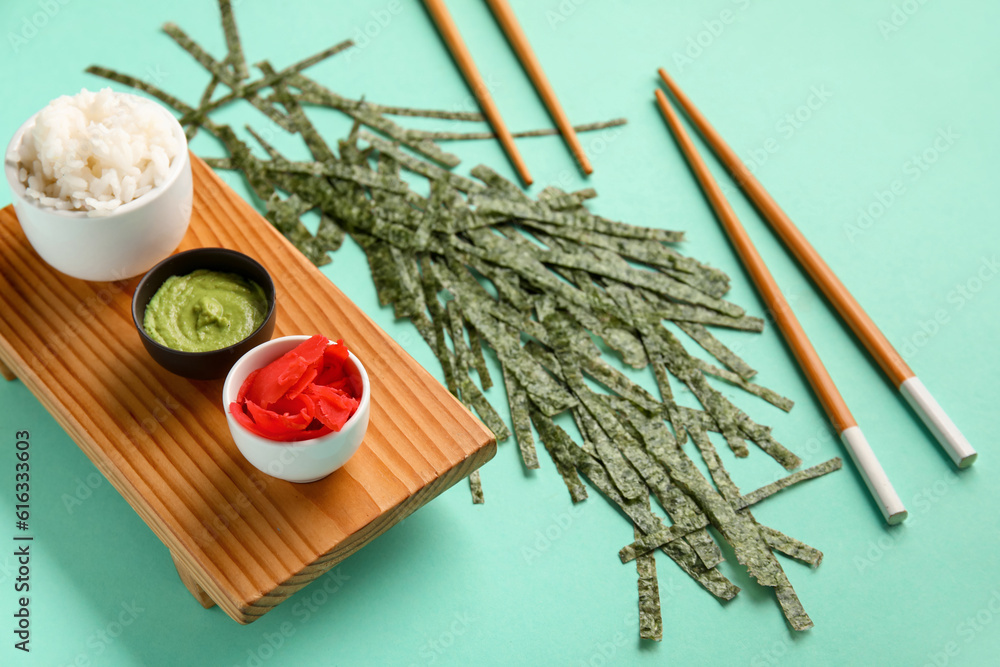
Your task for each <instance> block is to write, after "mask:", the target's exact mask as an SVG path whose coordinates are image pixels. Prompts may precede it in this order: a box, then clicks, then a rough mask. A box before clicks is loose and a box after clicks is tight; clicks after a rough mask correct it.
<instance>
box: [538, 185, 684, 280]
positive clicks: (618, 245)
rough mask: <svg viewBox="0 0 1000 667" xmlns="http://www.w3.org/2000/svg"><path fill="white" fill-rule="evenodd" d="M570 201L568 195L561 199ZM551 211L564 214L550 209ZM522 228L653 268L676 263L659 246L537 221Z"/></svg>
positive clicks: (673, 253) (670, 252) (657, 243)
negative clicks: (613, 254)
mask: <svg viewBox="0 0 1000 667" xmlns="http://www.w3.org/2000/svg"><path fill="white" fill-rule="evenodd" d="M563 196H564V197H570V196H571V195H563ZM553 210H557V211H558V210H565V209H559V208H553ZM520 222H521V224H523V225H525V226H527V227H530V228H532V229H535V230H538V231H542V232H545V233H546V234H550V235H551V236H554V237H557V238H560V239H564V240H566V241H571V242H573V243H575V244H580V245H583V246H591V247H595V248H603V249H605V250H609V251H611V252H614V253H617V254H619V255H621V256H622V257H627V258H629V259H633V260H636V261H639V262H642V263H644V264H648V265H650V266H654V267H661V266H673V265H674V264H675V263H676V261H677V257H679V256H680V255H677V253H676V252H674V251H672V250H671V249H669V248H667V247H666V246H664V245H662V243H661V242H650V241H640V240H637V239H629V238H622V237H620V236H612V235H610V234H604V233H601V232H596V231H591V230H587V229H581V228H579V227H571V226H568V225H554V224H550V223H547V222H540V221H538V220H530V219H521V220H520Z"/></svg>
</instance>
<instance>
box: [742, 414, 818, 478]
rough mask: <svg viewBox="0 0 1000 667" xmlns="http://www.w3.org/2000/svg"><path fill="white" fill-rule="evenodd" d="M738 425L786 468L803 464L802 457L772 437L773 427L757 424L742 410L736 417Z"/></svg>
mask: <svg viewBox="0 0 1000 667" xmlns="http://www.w3.org/2000/svg"><path fill="white" fill-rule="evenodd" d="M736 425H737V426H738V427H739V429H740V430H741V431H742V432H743V433H745V434H746V436H747V437H748V438H749V439H750V440H751V441H753V442H754V444H756V445H757V446H758V447H760V448H761V449H762V450H763V451H764V452H765V453H766V454H767V455H768V456H770V457H771V458H772V459H774V460H775V461H777V462H778V463H780V464H781V466H782V467H783V468H784V469H785V470H794V469H795V468H798V467H799V466H800V465H802V459H800V458H799V457H798V456H797V455H795V454H794V453H793V452H791V451H790V450H789V449H788V448H787V447H785V446H784V445H782V444H781V443H780V442H778V441H777V440H775V439H774V438H772V437H771V429H770V428H768V427H767V426H761V425H760V424H757V423H756V422H754V421H753V420H752V419H750V417H748V416H747V415H746V414H745V413H742V412H741V413H740V414H739V415H738V416H737V418H736Z"/></svg>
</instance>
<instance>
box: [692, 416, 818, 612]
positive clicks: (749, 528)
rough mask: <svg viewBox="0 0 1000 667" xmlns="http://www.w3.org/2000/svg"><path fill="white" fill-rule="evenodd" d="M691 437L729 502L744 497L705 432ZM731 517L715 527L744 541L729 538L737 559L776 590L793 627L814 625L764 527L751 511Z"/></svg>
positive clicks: (782, 609)
mask: <svg viewBox="0 0 1000 667" xmlns="http://www.w3.org/2000/svg"><path fill="white" fill-rule="evenodd" d="M692 438H693V439H694V440H695V442H696V443H697V444H698V448H699V450H700V451H701V453H702V457H703V458H704V459H705V463H706V465H707V466H708V468H709V470H710V471H711V473H712V479H713V480H714V481H715V483H716V485H717V486H718V487H719V490H720V492H721V493H722V495H723V496H725V497H726V499H727V500H728V501H729V502H730V503H733V502H736V503H738V502H739V500H740V498H741V496H740V495H739V489H737V488H736V485H735V484H733V483H732V481H731V480H730V479H729V474H728V473H727V472H726V471H725V468H723V467H722V465H721V462H718V456H717V455H716V454H715V449H714V447H713V446H712V443H711V441H710V440H709V439H708V438H707V437H705V436H703V434H702V435H700V436H699V434H698V433H696V432H692ZM712 459H714V461H713V460H712ZM706 513H707V514H709V518H710V519H712V522H713V523H716V521H715V518H714V517H712V515H711V513H709V512H707V511H706ZM732 517H736V518H737V519H748V520H749V521H748V523H747V524H741V523H739V522H738V521H734V520H733V519H732ZM732 517H730V518H728V521H727V523H726V524H716V526H717V527H718V528H719V530H721V531H722V532H723V534H726V533H727V532H729V533H730V534H731V535H734V536H735V535H738V536H739V539H740V540H741V542H740V543H739V544H737V543H735V542H733V540H732V539H729V542H730V544H732V545H733V549H734V550H735V551H736V555H737V559H738V560H739V561H740V562H741V563H743V564H744V565H746V567H747V570H748V571H749V572H750V574H751V575H752V576H754V577H755V578H756V579H757V580H758V581H759V582H760V583H761V584H763V585H765V586H771V587H773V588H774V589H775V595H776V596H777V599H778V603H779V604H780V605H781V611H782V613H784V615H785V619H786V620H787V621H788V624H789V626H790V627H791V628H792V629H793V630H805V629H808V628H810V627H812V620H810V618H809V616H808V614H806V612H805V609H803V608H802V603H801V602H800V601H799V598H798V596H797V595H796V594H795V590H794V589H793V588H792V585H791V584H790V583H789V582H788V577H787V575H785V572H784V570H783V569H782V567H781V564H780V563H779V562H778V560H777V558H775V557H774V554H773V553H772V552H771V545H770V544H768V542H767V539H766V537H765V532H766V531H764V530H763V527H762V526H761V525H760V524H758V523H757V521H756V520H755V519H754V518H753V516H752V515H751V514H750V513H749V512H748V511H746V512H734V513H733V514H732ZM727 537H728V536H727ZM772 537H773V535H772Z"/></svg>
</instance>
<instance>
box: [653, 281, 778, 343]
mask: <svg viewBox="0 0 1000 667" xmlns="http://www.w3.org/2000/svg"><path fill="white" fill-rule="evenodd" d="M638 291H639V293H640V295H641V296H642V297H643V300H644V301H645V302H646V304H648V305H646V304H643V306H642V307H641V308H640V312H644V313H645V314H646V315H647V316H650V317H655V319H660V320H671V321H674V322H695V323H697V324H704V325H708V326H713V327H722V328H725V329H737V330H739V331H752V332H754V333H760V332H761V331H763V330H764V320H762V319H760V318H759V317H752V316H750V315H742V316H740V317H730V316H728V315H723V314H721V313H718V312H716V311H714V310H710V309H708V308H705V307H703V306H692V305H691V304H687V303H676V302H673V301H668V300H666V299H664V298H663V297H661V296H660V295H658V294H654V293H652V292H650V291H649V290H643V289H640V290H638Z"/></svg>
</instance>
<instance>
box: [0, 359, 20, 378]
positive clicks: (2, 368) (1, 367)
mask: <svg viewBox="0 0 1000 667" xmlns="http://www.w3.org/2000/svg"><path fill="white" fill-rule="evenodd" d="M0 375H3V376H4V379H6V380H8V381H10V380H16V379H17V376H16V375H14V371H12V370H10V368H8V367H7V364H5V363H4V362H2V361H0Z"/></svg>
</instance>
